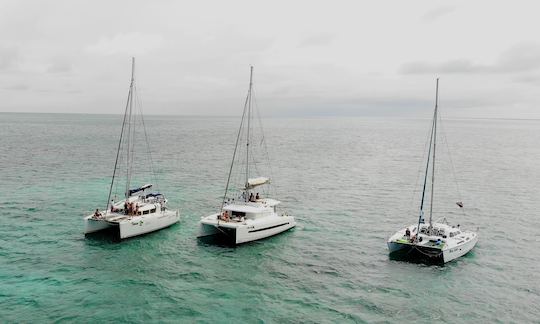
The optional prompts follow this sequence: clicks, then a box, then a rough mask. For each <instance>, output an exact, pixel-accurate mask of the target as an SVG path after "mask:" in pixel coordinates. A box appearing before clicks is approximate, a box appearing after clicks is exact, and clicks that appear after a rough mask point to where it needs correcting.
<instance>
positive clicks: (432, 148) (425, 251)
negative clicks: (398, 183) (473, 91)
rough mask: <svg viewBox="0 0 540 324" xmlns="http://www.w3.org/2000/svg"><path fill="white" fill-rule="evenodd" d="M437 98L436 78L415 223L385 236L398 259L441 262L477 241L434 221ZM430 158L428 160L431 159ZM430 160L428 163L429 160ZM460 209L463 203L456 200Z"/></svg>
mask: <svg viewBox="0 0 540 324" xmlns="http://www.w3.org/2000/svg"><path fill="white" fill-rule="evenodd" d="M438 101H439V79H437V86H436V92H435V112H434V114H433V121H432V126H431V133H430V134H431V135H430V139H429V149H428V156H427V162H426V171H425V174H424V185H423V191H422V200H421V203H420V215H419V217H418V224H413V225H410V226H407V227H406V228H404V229H402V230H400V231H398V232H397V233H395V234H394V235H392V237H390V239H388V250H389V251H390V255H391V256H392V255H394V256H397V257H398V258H400V259H410V260H420V261H425V262H430V263H439V264H441V263H442V264H444V263H446V262H449V261H452V260H454V259H456V258H458V257H460V256H462V255H465V254H466V253H467V252H469V251H470V250H471V249H472V248H473V247H474V246H475V245H476V242H478V234H477V233H476V232H473V231H465V230H462V229H461V228H460V226H459V225H457V226H451V225H450V224H448V222H447V221H446V218H443V220H442V221H437V222H433V220H432V218H433V190H434V187H435V152H436V148H437V118H438V116H437V114H438ZM430 159H431V161H430ZM430 162H431V163H430ZM430 166H431V193H430V194H431V202H430V207H429V222H428V223H427V224H426V223H425V220H424V198H425V195H426V186H427V183H428V175H429V168H430ZM456 204H457V205H458V206H459V207H460V208H463V203H462V202H457V203H456Z"/></svg>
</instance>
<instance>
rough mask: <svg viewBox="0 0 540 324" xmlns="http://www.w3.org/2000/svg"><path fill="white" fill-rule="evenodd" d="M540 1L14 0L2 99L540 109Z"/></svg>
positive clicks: (293, 112)
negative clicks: (249, 95)
mask: <svg viewBox="0 0 540 324" xmlns="http://www.w3.org/2000/svg"><path fill="white" fill-rule="evenodd" d="M538 12H540V3H538V1H522V0H515V1H482V0H478V1H471V0H467V1H459V0H458V1H442V0H426V1H423V0H422V1H421V0H409V1H403V0H396V1H393V0H380V1H363V0H356V1H345V0H336V1H316V0H312V1H292V0H289V1H281V0H272V1H258V0H250V1H236V0H228V1H210V0H200V1H166V0H163V1H139V0H131V1H121V0H119V1H100V0H92V1H78V0H66V1H59V0H51V1H31V0H16V1H11V0H0V112H52V113H114V114H121V113H123V109H124V105H125V100H126V97H127V91H128V87H129V80H130V73H131V66H130V65H131V57H132V56H134V57H136V80H137V81H136V82H137V87H138V95H139V97H140V98H141V100H142V102H143V109H144V112H145V114H170V115H202V116H216V115H218V116H237V115H239V114H241V112H242V105H243V102H244V98H245V95H246V92H247V88H248V83H249V67H250V65H253V66H254V91H255V97H256V100H257V104H258V106H259V109H260V110H261V114H262V115H263V116H399V117H404V116H405V117H407V116H420V117H421V116H425V117H429V113H430V110H431V109H433V105H434V97H435V79H436V78H437V77H439V78H440V107H441V108H442V109H444V110H443V112H444V114H445V115H447V116H449V117H456V118H461V117H463V118H469V117H472V118H522V119H538V118H540V37H539V35H540V34H539V31H540V19H538Z"/></svg>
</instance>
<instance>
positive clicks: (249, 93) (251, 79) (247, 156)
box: [246, 66, 253, 197]
mask: <svg viewBox="0 0 540 324" xmlns="http://www.w3.org/2000/svg"><path fill="white" fill-rule="evenodd" d="M252 87H253V66H251V67H250V71H249V91H248V111H247V113H248V115H247V140H246V197H247V196H248V194H249V136H250V128H251V101H252V100H251V89H252Z"/></svg>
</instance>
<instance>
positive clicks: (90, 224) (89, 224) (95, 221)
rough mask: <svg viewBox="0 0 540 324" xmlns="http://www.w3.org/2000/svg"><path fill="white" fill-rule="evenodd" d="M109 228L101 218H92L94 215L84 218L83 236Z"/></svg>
mask: <svg viewBox="0 0 540 324" xmlns="http://www.w3.org/2000/svg"><path fill="white" fill-rule="evenodd" d="M109 227H111V225H110V224H109V223H108V222H107V221H106V220H105V219H103V218H94V215H89V216H86V217H85V218H84V234H90V233H95V232H99V231H101V230H104V229H107V228H109Z"/></svg>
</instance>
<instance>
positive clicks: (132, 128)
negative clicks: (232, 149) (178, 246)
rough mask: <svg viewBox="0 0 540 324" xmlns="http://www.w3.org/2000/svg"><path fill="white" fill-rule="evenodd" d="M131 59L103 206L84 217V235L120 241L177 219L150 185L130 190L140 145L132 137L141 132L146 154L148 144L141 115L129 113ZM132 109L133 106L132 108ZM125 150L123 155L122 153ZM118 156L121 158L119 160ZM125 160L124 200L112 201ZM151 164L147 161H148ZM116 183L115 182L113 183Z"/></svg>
mask: <svg viewBox="0 0 540 324" xmlns="http://www.w3.org/2000/svg"><path fill="white" fill-rule="evenodd" d="M135 90H136V86H135V58H133V59H132V68H131V84H130V86H129V93H128V99H127V103H126V108H125V113H124V121H123V123H122V131H121V132H120V140H119V142H118V150H117V152H116V162H115V165H114V171H113V176H112V180H111V186H110V189H109V197H108V198H107V207H106V208H105V210H103V211H101V212H100V211H99V210H98V209H96V211H95V213H93V214H92V215H88V216H86V217H85V218H84V227H85V229H84V233H85V234H89V233H94V232H98V231H101V230H104V229H113V230H115V231H116V232H117V233H118V235H119V237H120V238H121V239H124V238H128V237H133V236H137V235H141V234H145V233H149V232H153V231H157V230H159V229H162V228H165V227H168V226H171V225H172V224H174V223H177V222H178V221H179V219H180V216H179V212H178V211H175V210H169V209H168V208H167V199H166V198H165V196H164V195H163V194H161V193H159V192H149V189H151V188H152V187H153V185H152V184H145V185H143V186H140V187H137V188H134V189H131V188H130V185H131V181H132V178H133V165H134V162H135V160H136V159H135V152H136V151H137V150H136V148H137V147H140V146H142V145H144V144H141V143H136V141H135V134H136V132H137V131H143V132H144V136H145V139H146V141H145V142H146V143H145V144H146V145H147V146H148V150H147V152H148V154H150V144H149V142H148V137H147V136H146V128H145V126H144V119H142V113H141V117H140V119H139V120H137V118H136V116H135V114H134V113H133V109H134V107H133V104H134V100H135V99H136V98H137V97H136V95H135ZM135 108H136V107H135ZM123 151H125V156H123V154H122V152H123ZM121 157H122V158H121ZM124 157H125V162H126V183H125V187H123V189H125V191H123V195H124V197H123V198H122V199H116V198H115V199H112V200H111V195H112V192H113V186H114V185H115V183H116V181H115V180H117V170H118V167H119V162H120V160H121V159H123V158H124ZM150 163H151V159H150ZM116 184H117V183H116Z"/></svg>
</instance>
